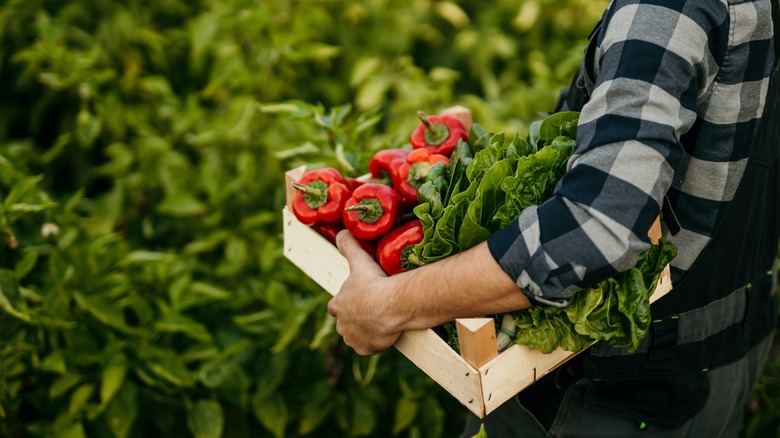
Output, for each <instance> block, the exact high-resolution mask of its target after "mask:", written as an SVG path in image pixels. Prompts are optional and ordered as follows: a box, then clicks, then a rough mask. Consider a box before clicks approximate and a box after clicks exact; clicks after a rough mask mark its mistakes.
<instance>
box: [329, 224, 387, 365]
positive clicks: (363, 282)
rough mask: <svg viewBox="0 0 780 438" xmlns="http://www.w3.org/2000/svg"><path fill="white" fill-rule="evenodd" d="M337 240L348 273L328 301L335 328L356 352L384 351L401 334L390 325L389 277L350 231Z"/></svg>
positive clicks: (362, 353) (343, 232)
mask: <svg viewBox="0 0 780 438" xmlns="http://www.w3.org/2000/svg"><path fill="white" fill-rule="evenodd" d="M336 244H337V246H338V248H339V251H341V254H343V255H344V257H346V259H347V261H348V262H349V277H348V278H347V280H346V281H345V282H344V284H343V285H342V286H341V290H340V291H339V293H338V294H337V295H336V296H335V297H333V298H332V299H331V300H330V302H329V303H328V313H330V314H331V315H333V316H335V317H336V331H337V332H338V333H339V334H340V335H341V337H342V338H343V339H344V343H346V344H347V345H349V346H350V347H352V348H353V349H354V350H355V352H357V353H358V354H361V355H369V354H375V353H379V352H381V351H384V350H386V349H388V348H390V347H391V346H392V345H393V344H395V341H396V340H397V339H398V337H399V336H400V335H401V331H400V329H398V328H396V327H393V317H392V314H393V313H392V311H391V308H390V306H391V305H392V301H393V300H392V299H391V298H392V296H391V295H392V288H390V287H388V286H389V284H388V283H389V282H390V281H392V280H391V279H390V278H389V277H387V275H386V274H385V272H384V271H383V270H382V268H381V267H380V266H379V265H378V264H377V263H376V262H374V260H373V259H372V258H371V256H370V255H368V253H366V252H365V251H364V250H363V248H361V247H360V245H359V244H358V242H357V240H356V239H355V238H354V237H353V236H352V235H351V234H349V232H347V231H342V232H340V233H339V234H338V236H337V237H336Z"/></svg>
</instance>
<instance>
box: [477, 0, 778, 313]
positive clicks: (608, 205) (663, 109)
mask: <svg viewBox="0 0 780 438" xmlns="http://www.w3.org/2000/svg"><path fill="white" fill-rule="evenodd" d="M594 44H596V48H595V54H596V56H595V62H594V65H592V66H590V67H591V70H592V71H593V72H594V73H595V75H596V81H595V85H594V88H593V90H592V92H591V96H590V100H589V102H588V103H587V104H586V105H585V106H584V107H583V109H582V112H581V116H580V121H579V127H578V133H577V144H578V146H577V150H576V152H575V154H574V156H573V157H572V158H571V160H570V162H569V164H568V171H567V173H566V174H565V175H564V177H563V178H562V180H561V182H560V183H559V185H558V186H557V187H556V191H555V194H554V195H553V197H552V198H551V199H550V200H548V201H547V202H545V203H544V204H542V205H540V206H538V207H532V208H528V209H526V210H525V211H524V212H523V214H522V215H521V216H520V218H519V219H518V220H517V221H516V222H515V223H514V224H510V225H509V226H508V227H506V228H505V229H503V230H501V231H500V232H498V233H496V234H494V235H492V236H491V237H490V238H489V239H488V246H489V248H490V250H491V253H492V254H493V256H494V257H495V259H496V260H497V261H498V262H499V264H500V265H501V266H502V268H503V269H504V270H505V271H506V272H507V273H508V274H509V275H510V276H511V277H512V278H513V279H515V281H516V282H517V284H518V286H520V287H521V288H522V289H523V291H524V293H526V294H527V295H528V296H529V298H531V299H532V301H533V302H535V303H537V304H546V305H552V306H565V305H567V304H568V302H569V301H570V298H571V296H572V295H573V294H575V293H576V292H577V291H578V290H581V289H582V288H584V287H587V286H589V285H592V284H595V283H597V282H599V281H601V280H604V279H606V278H609V277H612V276H614V275H616V274H617V273H619V272H621V271H624V270H626V269H629V268H630V267H632V266H633V265H634V264H635V263H636V260H637V256H638V255H639V253H640V252H641V251H642V250H644V249H646V248H648V246H649V241H648V238H647V231H648V229H649V228H650V226H651V224H652V223H653V221H654V220H655V218H656V216H658V213H659V211H660V208H661V202H662V200H663V196H664V195H665V194H666V195H667V196H668V197H669V199H670V201H671V203H672V207H673V208H674V211H675V213H676V214H677V219H678V221H679V222H680V225H681V226H682V231H681V232H680V233H679V234H677V235H675V236H667V239H668V241H669V242H671V243H673V244H674V245H676V246H677V249H678V255H677V258H676V259H675V260H674V261H673V263H672V280H673V282H676V281H679V280H680V279H681V278H682V276H684V275H685V272H686V270H687V269H689V268H690V266H691V265H692V263H693V262H694V261H695V260H696V258H697V256H698V255H699V253H700V252H701V250H702V249H703V248H704V247H705V246H706V245H707V243H708V242H709V240H710V238H711V236H712V234H713V232H714V230H715V228H716V227H717V225H718V221H719V220H720V218H721V217H722V216H723V214H724V212H725V209H726V208H727V207H728V204H729V201H730V200H731V199H732V197H733V196H734V193H735V191H736V188H737V186H738V184H739V181H740V179H741V177H742V174H743V171H744V169H745V164H746V162H747V158H748V155H749V154H750V149H751V143H752V140H753V137H754V133H755V130H756V126H757V122H758V119H759V118H760V116H761V114H762V111H763V107H764V101H765V96H766V92H767V89H768V86H769V77H770V74H771V72H772V68H773V66H774V45H773V44H774V43H773V30H772V18H771V5H770V3H769V0H755V1H749V0H748V1H731V0H728V1H726V0H721V1H707V0H693V1H683V0H653V1H645V0H633V1H626V0H613V1H612V3H610V5H609V7H608V8H607V11H606V12H605V15H604V17H603V19H602V25H601V29H600V31H599V34H598V35H597V37H596V38H595V39H594ZM667 234H668V233H667Z"/></svg>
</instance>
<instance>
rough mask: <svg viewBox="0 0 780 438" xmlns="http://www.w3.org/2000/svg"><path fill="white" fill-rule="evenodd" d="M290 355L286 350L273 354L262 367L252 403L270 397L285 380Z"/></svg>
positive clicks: (260, 401)
mask: <svg viewBox="0 0 780 438" xmlns="http://www.w3.org/2000/svg"><path fill="white" fill-rule="evenodd" d="M289 363H290V357H289V354H288V353H287V352H286V351H280V352H278V353H274V354H271V355H270V356H269V357H268V359H267V360H266V362H265V364H264V365H263V367H262V368H261V371H260V376H258V378H257V391H256V392H255V394H254V396H253V397H252V403H262V401H263V400H265V399H266V398H268V397H270V396H271V394H273V393H274V392H275V391H276V390H277V388H279V385H281V383H282V382H283V381H284V377H285V375H286V374H287V368H288V367H289Z"/></svg>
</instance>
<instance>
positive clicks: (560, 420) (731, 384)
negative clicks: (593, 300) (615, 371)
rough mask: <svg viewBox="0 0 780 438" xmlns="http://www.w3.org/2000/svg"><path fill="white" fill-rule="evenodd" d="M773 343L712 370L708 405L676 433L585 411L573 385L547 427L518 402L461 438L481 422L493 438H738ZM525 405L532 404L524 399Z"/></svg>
mask: <svg viewBox="0 0 780 438" xmlns="http://www.w3.org/2000/svg"><path fill="white" fill-rule="evenodd" d="M773 339H774V333H772V334H770V335H769V336H767V337H766V338H765V339H764V340H763V341H761V342H760V343H759V344H758V345H756V346H755V347H754V348H753V349H752V350H750V351H749V352H748V354H747V355H746V356H745V357H743V358H742V359H740V360H738V361H736V362H733V363H731V364H728V365H725V366H722V367H720V368H716V369H713V370H710V371H708V372H707V377H708V380H709V383H710V397H709V398H708V399H707V402H706V404H705V405H704V407H703V408H702V409H701V410H700V411H699V412H698V413H697V414H696V415H695V416H694V417H693V418H691V419H690V420H688V421H687V422H685V423H683V424H682V425H680V426H678V427H675V428H673V429H667V428H662V427H659V426H654V425H652V424H643V423H641V422H637V421H636V420H633V419H631V418H627V417H623V416H620V415H616V414H611V413H606V412H602V411H599V410H595V409H587V408H585V406H584V403H583V399H584V390H585V388H584V386H583V385H580V384H578V383H573V384H572V385H570V386H569V387H568V388H567V389H566V391H565V393H564V396H563V399H562V401H561V403H560V405H559V406H558V409H557V414H556V415H555V417H554V419H553V421H552V424H551V425H550V426H549V427H546V426H544V425H543V424H542V423H543V422H542V421H540V420H539V419H537V418H536V417H535V416H534V415H533V414H532V413H531V410H536V408H539V407H538V406H534V407H533V408H532V409H529V408H528V406H524V405H523V404H522V403H521V402H520V401H519V399H518V398H517V397H514V398H511V399H509V400H508V401H507V402H506V403H504V404H503V405H502V406H501V407H499V408H498V409H496V410H495V411H493V412H492V413H490V414H489V415H487V416H486V417H485V418H484V419H482V420H480V419H479V418H478V417H476V416H475V415H473V414H471V415H470V416H469V418H468V420H467V422H466V427H465V429H464V431H463V433H462V434H461V438H470V437H472V436H474V435H476V434H477V432H478V431H479V428H480V425H481V424H482V423H484V424H485V431H486V432H487V435H488V437H489V438H515V437H524V438H535V437H567V438H569V437H598V438H609V437H617V438H625V437H631V436H642V437H653V438H655V437H712V438H715V437H738V436H739V433H740V430H741V429H742V425H743V420H744V418H743V416H744V412H745V404H746V403H747V400H748V397H749V396H750V394H751V393H752V390H753V386H754V385H755V382H756V380H757V379H758V377H759V375H760V373H761V370H762V368H763V367H764V364H765V363H766V360H767V358H768V356H769V352H770V350H771V348H772V343H773ZM540 402H542V401H541V400H540ZM524 403H525V404H529V403H533V401H532V400H527V397H524ZM542 403H543V402H542Z"/></svg>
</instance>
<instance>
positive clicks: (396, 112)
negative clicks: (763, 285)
mask: <svg viewBox="0 0 780 438" xmlns="http://www.w3.org/2000/svg"><path fill="white" fill-rule="evenodd" d="M605 6H606V1H603V0H600V1H597V2H591V1H587V0H565V1H558V0H496V1H494V2H490V3H489V6H486V3H485V2H481V1H477V0H463V1H456V0H453V1H433V0H397V1H392V2H391V1H388V0H365V1H357V2H350V1H337V0H332V1H325V0H301V1H294V0H274V1H258V0H223V1H215V0H212V1H209V0H157V1H147V0H128V1H125V2H113V1H108V0H58V1H53V0H50V1H46V0H7V1H5V2H3V3H2V4H1V5H0V84H2V87H0V436H4V437H5V436H8V437H12V438H17V437H55V436H56V437H70V438H80V437H98V438H104V437H106V438H108V437H116V438H132V437H144V436H166V437H172V438H177V437H196V438H212V437H258V436H259V437H266V436H267V437H290V436H316V437H343V436H376V437H383V436H388V437H390V436H404V437H426V438H427V437H449V436H456V435H457V434H458V433H459V431H460V428H461V427H462V425H463V421H464V418H465V415H466V410H465V409H464V408H463V407H462V406H460V404H459V403H458V402H457V401H455V400H454V399H452V398H451V397H450V396H449V395H448V394H447V393H445V392H444V391H443V390H441V388H439V387H438V385H437V384H435V383H434V382H433V381H431V380H430V379H429V378H428V377H427V376H426V375H424V374H423V373H422V372H420V371H419V370H417V369H416V368H415V366H414V365H413V364H411V363H410V362H409V361H408V360H407V359H405V358H404V357H403V356H401V355H400V354H398V353H397V352H395V351H388V352H387V353H383V354H381V355H377V356H372V357H365V358H363V357H358V356H356V355H355V354H353V353H352V352H351V351H350V350H349V349H348V348H346V347H345V346H344V345H343V344H342V343H341V342H340V340H339V338H338V336H337V334H336V333H335V323H334V321H333V319H332V318H330V317H329V316H327V312H326V309H325V307H326V303H327V299H328V295H327V294H326V293H325V292H323V291H322V290H321V289H320V288H319V287H318V286H317V285H316V284H314V282H313V281H311V280H309V279H307V278H306V277H305V276H304V275H302V274H301V272H300V271H299V270H298V269H297V268H295V267H294V266H293V265H292V264H291V263H290V262H288V261H287V260H286V259H285V258H284V257H283V252H282V249H283V248H282V237H281V229H282V225H281V208H282V206H283V205H284V199H285V193H284V171H285V170H287V169H290V168H293V167H296V166H298V165H301V164H308V165H309V166H311V167H324V166H330V167H333V168H336V169H338V170H339V171H340V172H342V173H343V174H344V175H349V176H357V175H360V174H362V173H365V172H367V171H368V161H369V159H370V158H371V156H373V154H374V153H375V152H376V151H378V150H380V149H388V148H392V147H396V146H400V145H403V144H404V143H406V142H408V140H409V133H411V132H412V131H413V130H414V127H415V126H417V124H418V123H419V119H418V118H417V111H418V110H422V111H425V112H427V113H430V114H435V113H436V112H438V111H439V110H441V109H443V108H445V107H448V106H451V105H454V104H459V105H464V106H466V107H468V108H470V109H472V111H473V113H474V118H475V120H477V121H478V122H479V124H480V125H481V126H483V127H485V128H486V129H489V130H492V131H496V132H498V131H502V132H506V135H507V136H508V138H511V137H512V136H513V135H514V134H515V133H518V134H520V135H522V136H525V135H527V134H528V132H529V129H530V124H531V122H532V121H534V120H537V119H539V118H540V117H539V113H541V112H546V111H549V110H551V109H552V107H553V105H554V103H555V100H556V97H557V93H558V90H559V89H560V88H561V87H564V86H566V85H567V84H568V82H569V80H570V77H571V75H572V74H573V73H574V71H575V70H576V68H577V65H578V63H579V61H580V58H581V52H582V49H583V47H584V43H585V39H586V38H587V35H588V33H589V32H590V30H591V28H592V26H593V25H594V24H595V23H596V21H597V20H598V18H599V15H600V13H601V12H602V10H603V8H604V7H605ZM779 412H780V357H778V354H775V357H774V358H773V360H772V361H771V362H770V364H769V365H768V366H767V369H766V372H765V374H764V375H763V376H762V378H761V380H760V382H759V385H758V386H757V389H756V393H755V396H754V397H753V398H752V400H751V402H750V404H749V406H748V416H747V418H746V421H747V423H746V425H747V428H746V433H745V435H746V436H750V437H759V436H775V435H778V433H780V414H778V413H779Z"/></svg>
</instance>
